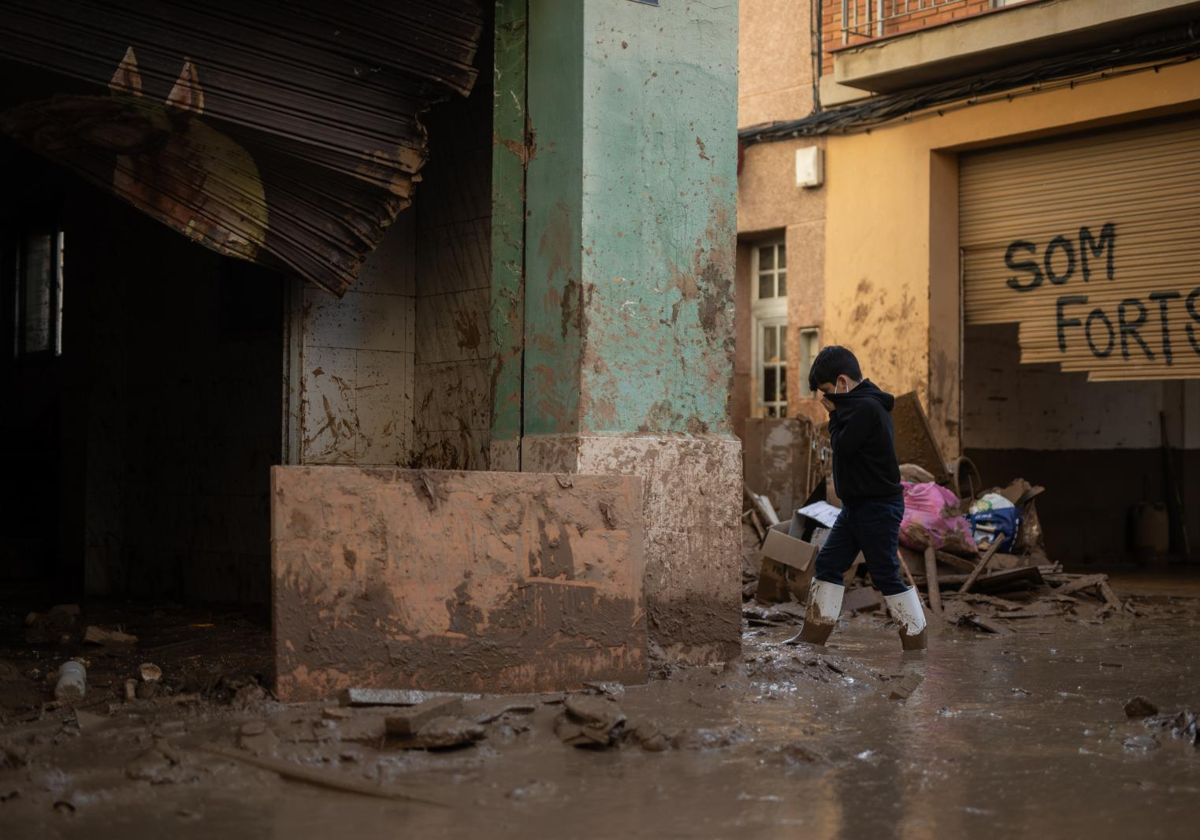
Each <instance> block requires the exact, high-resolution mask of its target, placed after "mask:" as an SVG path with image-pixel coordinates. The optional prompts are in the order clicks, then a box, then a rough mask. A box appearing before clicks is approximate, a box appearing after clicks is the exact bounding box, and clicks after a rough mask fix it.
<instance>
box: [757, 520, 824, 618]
mask: <svg viewBox="0 0 1200 840" xmlns="http://www.w3.org/2000/svg"><path fill="white" fill-rule="evenodd" d="M804 526H805V523H804V520H803V518H802V517H800V516H799V515H794V516H793V517H792V521H791V522H780V523H779V524H778V525H772V526H771V528H770V530H768V531H767V539H766V541H765V542H763V547H762V569H761V571H760V572H759V575H758V591H757V592H755V593H754V598H755V600H756V601H759V602H761V603H764V604H781V603H783V602H785V601H790V600H793V599H794V600H796V601H799V602H800V603H804V601H805V599H807V598H808V587H809V584H810V583H811V582H812V576H813V558H815V557H816V556H817V551H818V549H817V547H816V546H815V545H813V544H812V543H810V542H805V541H804V540H802V539H800V536H799V535H800V534H803V533H804Z"/></svg>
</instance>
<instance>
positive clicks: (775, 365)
mask: <svg viewBox="0 0 1200 840" xmlns="http://www.w3.org/2000/svg"><path fill="white" fill-rule="evenodd" d="M753 269H754V273H753V277H754V280H753V287H752V289H751V300H752V301H753V303H752V304H751V307H750V310H751V320H752V321H753V330H754V333H753V334H754V379H755V389H754V390H755V400H754V403H755V405H754V415H755V416H756V417H787V350H786V348H787V246H786V245H785V244H784V242H783V240H779V241H773V242H766V243H762V244H758V245H755V246H754V258H753Z"/></svg>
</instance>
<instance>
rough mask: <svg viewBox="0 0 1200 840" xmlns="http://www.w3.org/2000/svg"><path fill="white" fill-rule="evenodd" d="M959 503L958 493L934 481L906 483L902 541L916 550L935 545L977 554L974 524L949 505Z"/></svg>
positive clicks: (938, 547) (953, 550)
mask: <svg viewBox="0 0 1200 840" xmlns="http://www.w3.org/2000/svg"><path fill="white" fill-rule="evenodd" d="M957 505H958V497H957V496H955V495H954V494H953V493H951V492H950V491H949V490H947V489H946V488H945V487H942V486H940V485H938V484H934V483H933V482H927V483H924V484H908V483H905V485H904V518H903V519H901V520H900V542H901V544H903V545H905V546H908V547H909V548H912V549H915V550H917V551H924V550H925V549H926V547H928V546H930V545H932V546H933V547H934V548H937V549H941V550H943V551H949V552H951V553H953V554H967V555H970V554H976V553H978V550H977V549H976V548H975V538H974V537H973V536H972V535H971V524H970V523H969V522H968V521H967V518H966V517H965V516H955V515H951V514H949V513H948V512H947V510H946V508H948V507H949V508H954V507H955V506H957Z"/></svg>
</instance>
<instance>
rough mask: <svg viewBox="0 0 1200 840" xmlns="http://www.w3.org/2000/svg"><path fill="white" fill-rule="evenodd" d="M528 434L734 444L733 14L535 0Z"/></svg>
mask: <svg viewBox="0 0 1200 840" xmlns="http://www.w3.org/2000/svg"><path fill="white" fill-rule="evenodd" d="M528 10H529V18H528V42H527V60H528V78H527V110H528V120H529V127H530V131H531V135H532V137H531V140H532V143H531V152H530V157H529V162H528V167H527V170H526V173H525V190H526V193H525V210H526V213H525V228H524V237H525V245H526V247H525V262H524V268H525V272H524V277H525V288H524V294H525V306H524V312H523V315H524V324H523V331H524V365H523V393H524V399H523V408H524V420H523V429H522V432H523V435H524V436H526V437H529V436H545V435H553V436H563V435H578V434H585V435H586V434H600V435H624V434H667V435H702V434H715V435H726V436H727V435H728V434H729V432H730V422H729V396H730V391H731V381H732V374H733V274H734V253H735V237H736V212H737V211H736V178H737V172H736V167H737V149H736V144H737V127H736V117H737V4H736V3H733V2H730V3H725V4H721V3H712V4H705V3H699V2H686V0H662V4H661V5H657V6H656V5H652V4H649V3H641V2H635V0H529V5H528Z"/></svg>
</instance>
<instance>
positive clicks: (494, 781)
mask: <svg viewBox="0 0 1200 840" xmlns="http://www.w3.org/2000/svg"><path fill="white" fill-rule="evenodd" d="M1133 601H1134V603H1135V604H1137V608H1138V610H1139V611H1141V612H1143V613H1144V614H1145V615H1144V617H1142V618H1136V619H1135V618H1126V617H1115V618H1112V619H1109V620H1108V621H1107V622H1106V623H1105V624H1104V625H1103V626H1102V627H1100V626H1097V625H1093V624H1090V623H1085V622H1068V621H1064V620H1062V619H1045V620H1033V621H1028V622H1024V623H1023V624H1022V627H1021V631H1020V632H1018V633H1014V634H1012V635H1008V636H1003V637H998V636H993V635H986V634H980V633H976V632H973V631H971V630H969V629H962V628H958V627H951V626H949V625H947V624H944V623H940V622H939V623H935V624H934V625H931V629H932V630H933V631H934V635H933V638H932V639H931V644H930V648H929V650H928V651H927V652H925V653H924V654H911V653H910V654H902V653H901V652H900V650H899V646H898V644H897V643H896V639H895V635H894V633H895V630H894V627H889V626H888V625H887V623H886V620H885V619H884V618H882V617H881V616H875V615H860V616H856V617H854V618H852V619H849V620H846V619H843V621H842V622H841V625H840V626H839V628H838V630H837V631H836V633H835V635H834V637H833V638H832V639H831V641H830V644H829V646H828V647H826V648H816V647H808V646H800V647H783V646H780V645H779V644H777V642H778V640H779V639H782V638H784V637H786V636H787V635H790V633H791V632H792V630H793V629H794V627H792V626H788V625H782V626H779V627H767V628H750V627H747V628H746V630H745V633H744V646H743V650H744V653H743V659H742V661H741V662H735V663H730V664H729V665H727V666H724V667H720V666H712V667H698V668H680V669H677V670H674V671H673V672H671V673H670V674H667V675H664V676H665V678H660V679H656V680H654V681H652V682H651V683H650V684H649V685H646V686H641V687H630V688H621V687H619V686H613V685H603V684H602V685H599V686H597V687H595V688H594V689H592V691H591V693H590V694H591V696H593V699H594V700H595V702H596V703H599V704H601V705H603V706H605V707H607V708H611V709H613V711H614V712H615V713H616V715H624V718H625V719H624V720H623V721H621V722H619V723H617V724H616V725H615V728H614V730H613V741H614V744H613V746H609V747H603V746H593V747H585V748H577V747H572V746H568V745H567V744H565V743H564V742H563V741H562V740H560V738H561V737H562V733H561V729H560V727H561V726H562V723H561V721H560V719H561V718H563V717H569V714H568V713H566V712H564V708H563V700H564V697H563V695H561V694H553V695H536V696H527V697H520V698H511V697H510V698H488V697H484V698H479V699H471V698H468V699H467V700H466V701H465V703H464V704H463V707H462V715H463V717H464V718H469V719H471V720H474V721H480V722H481V723H480V724H479V725H480V727H481V729H482V730H483V732H482V734H483V739H482V740H479V741H478V742H476V743H474V744H472V745H467V746H462V747H459V748H457V749H449V750H423V749H404V748H402V746H403V745H402V744H399V745H398V744H397V742H396V740H395V739H394V738H391V737H389V736H386V735H384V734H383V733H384V726H383V721H384V720H385V719H386V718H387V717H388V716H389V715H393V714H395V712H396V709H394V708H391V709H389V708H386V707H373V708H371V707H368V708H345V707H340V706H330V707H328V708H326V707H324V706H322V705H320V704H303V705H283V704H278V703H275V702H273V701H271V700H270V699H269V698H266V699H263V700H262V701H260V702H258V703H245V702H242V703H237V702H235V703H234V704H233V705H227V704H226V703H227V702H228V701H226V703H219V702H214V701H209V700H202V699H197V700H195V701H194V702H189V701H186V700H185V701H184V702H169V701H167V700H164V698H155V699H150V700H146V699H134V700H131V701H113V702H107V703H102V704H100V705H93V706H92V707H91V708H90V710H88V711H84V712H81V713H78V715H77V714H76V713H75V712H72V711H70V710H69V709H58V710H51V711H47V712H46V713H45V714H44V718H43V719H42V720H40V721H29V722H24V723H22V722H18V721H17V720H16V716H13V715H10V716H9V718H8V720H7V722H6V724H5V726H4V728H3V734H2V736H0V741H2V743H3V749H4V755H5V763H4V765H3V770H0V801H2V804H0V819H2V821H3V823H4V825H5V832H4V833H5V836H6V837H14V838H17V837H21V838H24V837H63V838H72V837H89V838H109V837H112V838H120V837H131V836H146V835H148V834H149V833H151V832H153V833H156V834H164V835H166V834H169V835H170V836H175V837H211V836H217V835H226V836H230V837H239V838H240V837H247V838H250V837H282V836H287V837H292V838H324V837H328V836H331V835H332V834H334V833H335V832H336V833H338V834H346V833H349V832H352V833H353V835H354V836H355V837H363V838H369V837H393V836H395V834H396V831H397V830H398V829H399V828H402V829H403V830H404V831H405V832H411V833H413V834H414V835H415V836H421V837H562V838H571V837H578V838H601V837H614V836H629V837H711V838H723V837H780V836H793V835H794V836H799V835H800V834H801V833H802V832H803V833H804V834H808V835H811V836H820V837H860V836H894V835H897V834H902V835H903V836H905V837H912V838H921V837H938V836H963V835H966V834H968V833H969V834H970V835H971V836H979V837H1008V836H1013V835H1037V836H1089V837H1097V838H1103V837H1123V836H1128V833H1129V830H1130V828H1131V827H1133V826H1141V828H1140V829H1139V832H1140V835H1139V836H1144V837H1183V836H1189V835H1190V832H1191V829H1190V827H1189V826H1190V825H1191V823H1192V814H1191V811H1192V804H1193V803H1194V802H1195V801H1196V799H1195V797H1196V796H1197V794H1198V793H1200V773H1198V770H1200V753H1198V752H1197V748H1196V746H1195V745H1194V743H1193V739H1194V731H1193V732H1192V733H1191V734H1192V739H1189V738H1188V737H1186V735H1185V736H1184V737H1176V736H1175V735H1174V734H1173V733H1172V731H1171V729H1170V728H1169V727H1167V728H1159V727H1157V726H1155V725H1153V724H1148V723H1147V722H1146V719H1142V718H1129V717H1127V715H1126V712H1125V709H1124V707H1125V704H1126V702H1127V701H1128V700H1130V699H1131V698H1133V697H1135V696H1139V695H1140V696H1145V697H1146V698H1148V699H1149V700H1151V701H1152V703H1153V704H1155V705H1157V707H1158V709H1159V710H1160V711H1161V713H1162V714H1164V715H1165V714H1167V713H1172V714H1173V713H1175V712H1177V711H1180V710H1184V709H1189V708H1190V709H1195V708H1196V703H1197V699H1198V697H1200V674H1198V673H1197V666H1196V664H1195V663H1196V661H1197V658H1198V655H1200V640H1198V638H1197V628H1198V627H1200V601H1198V600H1195V599H1192V598H1184V597H1174V596H1164V595H1143V596H1141V597H1138V596H1134V598H1133ZM913 675H916V677H920V679H919V680H918V679H916V678H915V677H914V676H913ZM906 677H909V679H907V680H906V679H905V678H906ZM914 684H915V685H916V687H915V690H911V689H912V686H913V685H914ZM906 687H907V688H908V689H910V690H911V694H910V695H909V696H908V697H907V699H903V700H902V699H897V698H899V697H900V696H902V695H903V694H904V693H905V688H906ZM576 696H578V695H576ZM585 696H587V695H585ZM606 698H607V699H606ZM568 699H569V698H568ZM571 719H574V718H571ZM615 720H616V716H614V717H613V718H612V719H611V720H610V721H609V723H610V724H612V723H613V721H615ZM556 722H557V727H556ZM556 729H559V734H556ZM246 757H250V758H249V759H247V758H246ZM253 759H264V760H266V761H278V760H282V761H284V762H289V763H291V765H292V766H294V767H301V768H307V769H308V770H309V771H310V772H311V774H312V775H313V776H314V777H315V778H317V779H328V780H336V781H337V782H344V783H349V784H350V785H351V786H359V787H361V788H363V789H364V790H365V791H367V792H373V793H374V794H375V795H374V796H368V795H364V794H363V792H357V793H356V792H348V791H345V790H334V789H331V788H330V787H328V786H327V785H325V784H311V783H308V782H305V781H300V780H285V779H283V778H281V777H280V776H279V775H278V774H276V773H275V772H272V771H270V770H268V769H262V768H261V767H259V766H254V765H252V764H249V763H246V762H247V760H253ZM381 793H384V794H394V795H404V796H406V797H414V798H415V800H420V801H412V800H405V799H398V798H397V799H382V798H378V796H379V795H380V794H381ZM901 827H902V830H901Z"/></svg>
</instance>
